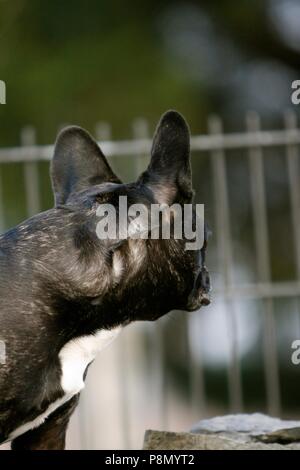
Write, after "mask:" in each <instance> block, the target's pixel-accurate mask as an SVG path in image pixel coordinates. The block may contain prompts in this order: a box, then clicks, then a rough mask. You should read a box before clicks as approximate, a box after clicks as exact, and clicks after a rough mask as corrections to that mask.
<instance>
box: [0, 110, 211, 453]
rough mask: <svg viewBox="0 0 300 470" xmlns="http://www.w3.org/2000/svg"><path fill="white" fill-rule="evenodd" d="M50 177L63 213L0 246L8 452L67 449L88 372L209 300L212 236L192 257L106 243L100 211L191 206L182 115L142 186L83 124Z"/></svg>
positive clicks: (180, 244) (164, 127) (165, 122)
mask: <svg viewBox="0 0 300 470" xmlns="http://www.w3.org/2000/svg"><path fill="white" fill-rule="evenodd" d="M51 179H52V186H53V191H54V197H55V207H54V208H53V209H50V210H48V211H46V212H43V213H40V214H38V215H36V216H34V217H32V218H30V219H28V220H26V221H25V222H23V223H21V224H20V225H18V226H17V227H15V228H13V229H11V230H9V231H8V232H6V233H5V234H4V235H2V236H1V237H0V340H1V341H2V343H3V344H5V351H6V358H5V363H4V364H0V442H6V441H12V443H11V448H12V449H13V450H22V449H32V450H35V449H37V450H38V449H64V447H65V435H66V430H67V426H68V422H69V418H70V416H71V414H72V412H73V411H74V409H75V407H76V405H77V403H78V399H79V394H80V391H81V390H82V389H83V387H84V380H85V377H86V374H87V370H88V367H89V365H90V364H91V362H92V361H93V360H94V359H95V357H96V354H97V353H98V352H99V351H100V350H101V349H102V348H103V347H104V346H106V345H107V344H108V343H109V342H111V341H112V340H113V338H114V337H115V336H116V335H117V334H118V332H119V331H120V330H121V329H122V328H123V327H125V326H126V325H128V324H129V323H131V322H133V321H138V320H156V319H158V318H160V317H161V316H163V315H165V314H167V313H168V312H170V311H171V310H174V309H177V310H178V309H180V310H185V311H194V310H197V309H199V308H200V307H201V306H202V305H207V304H208V303H209V302H210V300H209V290H210V279H209V273H208V271H207V269H206V266H205V252H206V244H207V236H206V235H205V237H204V243H203V246H202V247H201V249H197V250H189V251H188V250H186V249H185V242H186V240H185V239H175V238H170V239H162V238H158V239H151V238H149V239H142V238H140V239H138V238H136V239H135V238H130V237H128V238H126V239H106V240H101V239H99V237H98V236H97V234H96V224H97V220H98V219H97V209H98V208H99V207H101V205H103V204H107V203H110V204H112V205H113V206H116V205H117V202H118V199H119V197H120V196H126V197H127V198H128V200H129V202H130V203H131V204H134V203H141V202H142V203H144V204H146V205H148V206H149V205H151V204H155V203H159V204H162V203H164V204H169V205H170V204H172V203H175V202H176V203H178V204H180V205H181V206H183V205H184V204H189V203H191V202H192V199H193V190H192V176H191V162H190V133H189V128H188V126H187V124H186V122H185V120H184V118H183V117H182V116H181V115H180V114H179V113H177V112H176V111H168V112H167V113H165V114H164V115H163V116H162V118H161V120H160V122H159V124H158V127H157V129H156V132H155V135H154V139H153V145H152V150H151V160H150V163H149V166H148V168H147V169H146V171H144V172H143V173H142V174H141V175H140V177H139V178H138V179H137V181H135V182H133V183H130V184H124V183H122V182H121V181H120V179H119V178H118V177H117V176H116V175H115V174H114V172H113V171H112V169H111V168H110V166H109V164H108V162H107V160H106V158H105V156H104V155H103V153H102V151H101V150H100V148H99V146H98V144H97V143H96V141H95V140H94V139H93V138H92V137H91V136H90V135H89V133H88V132H86V131H85V130H83V129H82V128H80V127H77V126H70V127H67V128H65V129H64V130H62V131H61V132H60V134H59V135H58V138H57V141H56V144H55V148H54V156H53V159H52V163H51ZM205 233H206V231H205ZM170 293H172V295H169V294H170Z"/></svg>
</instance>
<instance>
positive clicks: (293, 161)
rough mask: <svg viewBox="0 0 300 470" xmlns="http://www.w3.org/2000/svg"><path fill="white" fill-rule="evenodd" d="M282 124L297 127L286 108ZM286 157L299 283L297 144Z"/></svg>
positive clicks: (299, 317)
mask: <svg viewBox="0 0 300 470" xmlns="http://www.w3.org/2000/svg"><path fill="white" fill-rule="evenodd" d="M284 125H285V128H286V130H287V131H290V132H293V131H295V129H297V115H296V113H295V112H294V111H292V110H288V111H287V112H286V113H285V114H284ZM286 158H287V168H288V179H289V193H290V204H291V211H292V225H293V235H294V244H295V256H296V272H297V280H298V282H299V283H300V182H299V177H300V164H299V148H298V146H297V145H291V144H287V146H286ZM296 309H297V324H298V334H299V333H300V298H299V297H297V298H296Z"/></svg>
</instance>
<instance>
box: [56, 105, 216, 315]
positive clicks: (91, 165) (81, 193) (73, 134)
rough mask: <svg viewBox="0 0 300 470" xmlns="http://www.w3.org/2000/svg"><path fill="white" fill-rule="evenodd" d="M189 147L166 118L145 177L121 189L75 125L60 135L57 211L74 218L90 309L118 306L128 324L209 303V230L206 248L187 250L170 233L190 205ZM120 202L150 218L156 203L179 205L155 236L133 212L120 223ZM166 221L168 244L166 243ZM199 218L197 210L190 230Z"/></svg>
mask: <svg viewBox="0 0 300 470" xmlns="http://www.w3.org/2000/svg"><path fill="white" fill-rule="evenodd" d="M189 141H190V135H189V129H188V126H187V124H186V122H185V120H184V119H183V117H182V116H181V115H180V114H178V113H177V112H175V111H169V112H167V113H166V114H164V115H163V117H162V119H161V121H160V122H159V125H158V127H157V130H156V132H155V136H154V139H153V146H152V151H151V161H150V164H149V166H148V168H147V170H146V171H145V172H143V173H142V174H141V175H140V177H139V178H138V180H137V181H136V182H134V183H130V184H124V183H122V182H121V181H120V179H119V178H118V177H117V176H116V175H115V174H114V172H113V171H112V169H111V168H110V166H109V164H108V162H107V160H106V158H105V157H104V155H103V154H102V152H101V150H100V148H99V146H98V145H97V143H96V142H95V141H94V140H93V139H92V137H91V136H90V135H89V134H88V133H87V132H86V131H84V130H83V129H81V128H79V127H73V126H72V127H68V128H66V129H64V130H63V131H62V132H61V133H60V135H59V136H58V139H57V142H56V146H55V153H54V158H53V162H52V168H51V176H52V182H53V189H54V194H55V202H56V207H57V208H58V209H59V208H61V209H62V210H65V211H67V212H70V213H71V214H72V237H73V245H74V248H75V250H76V260H73V264H74V263H75V264H76V268H75V267H74V272H75V269H76V276H77V277H79V288H80V295H81V296H84V297H86V298H87V299H88V300H89V302H91V303H92V304H93V305H99V306H101V305H104V306H106V307H107V306H113V308H114V310H115V311H116V310H117V311H118V312H119V313H118V314H119V316H120V317H122V319H123V320H124V321H130V320H154V319H156V318H158V317H160V316H162V315H164V314H165V313H168V312H169V311H170V310H174V309H182V310H188V311H192V310H196V309H198V308H199V307H201V306H202V305H207V304H208V303H209V290H210V281H209V275H208V271H207V269H206V267H205V251H206V244H207V236H206V230H205V229H203V230H204V237H203V240H202V243H201V246H199V247H198V248H197V249H190V250H188V249H186V244H187V242H190V241H191V240H187V238H186V237H185V233H184V230H183V236H182V238H176V237H175V236H174V231H173V228H174V224H175V218H176V216H175V215H174V214H175V213H176V211H177V212H180V210H181V208H182V209H183V208H184V205H185V204H191V203H192V198H193V190H192V179H191V163H190V149H189ZM124 197H126V198H124ZM120 200H122V201H123V202H124V201H125V200H126V204H127V209H129V208H132V207H136V206H134V205H136V204H142V205H143V206H144V207H146V208H147V209H148V215H149V214H150V213H151V208H152V207H153V204H156V205H157V204H164V205H168V206H172V205H174V207H175V211H171V212H166V213H163V216H162V217H161V218H159V219H158V220H159V226H158V227H157V226H156V227H155V229H153V227H152V226H151V224H150V225H149V226H148V225H147V224H146V225H145V222H146V221H145V217H144V218H140V219H139V221H140V224H137V223H136V222H137V218H134V217H132V212H130V211H128V212H127V214H126V216H125V218H124V214H123V215H122V216H121V215H120V211H121V209H120ZM108 206H109V207H112V208H115V209H116V211H115V214H112V213H111V214H109V211H108V212H106V216H107V217H108V219H106V221H105V223H106V224H107V222H108V223H109V222H111V229H112V231H111V232H110V229H109V227H107V236H106V237H101V236H99V230H98V229H99V223H100V225H101V224H102V225H101V227H100V228H103V227H104V225H103V221H104V219H105V217H104V215H105V214H104V212H105V211H106V210H107V208H108ZM123 207H124V206H123ZM155 207H157V206H155ZM103 208H105V211H104V212H103V211H102V212H101V210H102V209H103ZM100 213H101V216H102V217H100V215H99V214H100ZM177 215H178V214H177ZM164 217H166V218H167V219H169V220H168V222H169V223H170V226H171V231H170V233H171V236H170V237H164V236H162V226H161V224H162V223H163V220H164ZM196 217H197V216H196V214H195V211H193V214H192V225H193V226H194V225H195V220H196ZM109 218H111V219H112V220H111V221H110V220H109ZM176 220H177V219H176ZM180 220H181V221H182V226H183V218H182V219H180ZM141 221H142V222H141ZM147 221H148V222H149V219H147ZM150 222H151V221H150ZM114 224H115V225H116V229H114V228H113V226H114ZM141 227H142V230H143V235H142V236H141V232H139V234H138V236H137V233H135V228H136V229H137V230H136V231H139V230H140V229H141ZM126 229H127V236H126ZM124 230H125V232H124ZM153 231H156V235H153V233H152V232H153ZM124 233H125V236H122V234H124ZM145 234H146V236H145ZM70 269H71V268H70ZM73 277H74V276H73Z"/></svg>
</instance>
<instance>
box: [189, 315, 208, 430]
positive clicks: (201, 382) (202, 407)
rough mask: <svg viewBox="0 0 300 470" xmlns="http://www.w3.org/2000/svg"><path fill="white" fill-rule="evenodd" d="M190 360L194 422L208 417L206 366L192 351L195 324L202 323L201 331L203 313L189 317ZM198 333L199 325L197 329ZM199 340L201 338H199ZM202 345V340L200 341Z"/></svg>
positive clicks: (190, 385)
mask: <svg viewBox="0 0 300 470" xmlns="http://www.w3.org/2000/svg"><path fill="white" fill-rule="evenodd" d="M187 318H188V320H187V321H188V359H189V387H190V394H191V407H192V411H193V421H194V422H196V421H197V420H200V419H203V418H205V417H206V415H207V413H206V409H207V407H206V405H207V403H206V393H205V377H204V365H203V360H202V357H201V356H200V357H199V356H197V358H195V357H194V353H193V350H192V341H194V340H193V337H194V334H193V333H194V322H196V321H197V323H198V322H200V325H199V330H200V331H201V320H202V312H201V310H200V312H198V313H197V318H196V317H195V316H191V315H189V316H188V317H187ZM196 331H198V325H197V328H196ZM197 339H198V340H199V338H197ZM199 343H200V344H201V338H200V340H199Z"/></svg>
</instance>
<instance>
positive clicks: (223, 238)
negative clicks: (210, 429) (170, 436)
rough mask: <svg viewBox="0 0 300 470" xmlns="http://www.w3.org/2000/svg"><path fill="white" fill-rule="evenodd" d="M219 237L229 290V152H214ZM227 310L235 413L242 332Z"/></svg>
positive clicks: (239, 402) (214, 130)
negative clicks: (239, 345)
mask: <svg viewBox="0 0 300 470" xmlns="http://www.w3.org/2000/svg"><path fill="white" fill-rule="evenodd" d="M208 127H209V133H210V134H211V135H213V136H215V138H217V136H218V135H222V133H223V126H222V121H221V119H220V118H219V117H218V116H211V117H210V119H209V121H208ZM211 156H212V168H213V181H214V195H215V216H216V230H215V233H216V237H217V250H218V259H219V263H220V264H219V266H220V270H221V272H222V276H223V282H224V287H225V290H226V289H228V288H229V287H230V286H231V285H232V274H233V273H232V271H233V257H232V247H231V234H230V214H229V202H228V189H227V177H226V163H225V152H224V150H223V149H217V150H212V151H211ZM224 303H225V309H226V316H227V323H228V334H229V343H230V363H229V366H228V387H229V401H230V409H231V411H241V410H242V407H243V397H242V382H241V370H240V361H239V351H238V330H237V318H236V309H235V303H234V301H233V300H229V299H225V301H224Z"/></svg>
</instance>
